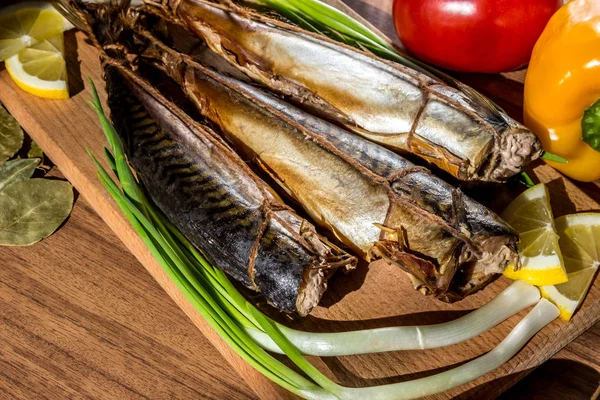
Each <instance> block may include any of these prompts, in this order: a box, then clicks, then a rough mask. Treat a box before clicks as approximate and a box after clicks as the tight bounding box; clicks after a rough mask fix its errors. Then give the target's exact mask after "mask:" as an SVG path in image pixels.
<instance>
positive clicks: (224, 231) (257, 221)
mask: <svg viewBox="0 0 600 400" xmlns="http://www.w3.org/2000/svg"><path fill="white" fill-rule="evenodd" d="M106 76H107V87H108V92H109V106H110V108H111V110H112V114H113V120H114V121H115V124H116V127H117V130H118V132H119V133H120V134H121V135H122V136H123V139H124V141H125V143H126V145H127V148H128V151H129V156H130V161H131V163H132V165H133V166H134V169H135V170H136V172H137V173H138V176H139V177H140V178H141V180H142V182H143V184H144V186H145V188H146V190H147V191H148V193H149V195H150V197H151V198H152V199H153V201H154V202H155V203H156V205H157V206H158V207H159V208H160V209H161V211H162V212H163V213H164V214H165V215H166V216H167V218H168V219H169V220H170V221H171V222H172V223H173V224H174V225H175V226H177V227H178V228H179V229H180V230H181V232H182V233H183V234H184V235H185V236H186V237H187V238H188V239H189V240H190V241H191V242H192V244H194V245H195V246H196V247H198V248H199V249H201V250H202V252H203V253H204V254H205V255H206V257H207V258H208V260H209V261H210V262H211V263H212V265H215V266H216V267H218V268H219V269H221V270H223V271H225V272H227V273H228V274H229V275H231V276H232V277H233V278H234V279H236V280H237V281H239V282H241V283H242V284H244V285H245V286H247V287H249V288H251V289H254V290H257V291H259V292H260V293H261V294H262V295H263V296H264V297H265V298H266V299H267V300H268V302H269V303H270V304H272V305H273V306H275V307H276V308H278V309H279V310H282V311H285V312H290V313H291V312H297V313H298V314H300V315H301V316H305V315H307V314H308V313H309V312H310V310H311V309H312V308H313V307H314V306H315V305H316V304H317V303H318V300H319V299H320V296H321V294H322V293H323V291H324V290H325V287H326V281H327V279H328V278H329V276H331V274H332V273H333V271H335V269H336V268H338V267H340V266H348V267H352V266H353V265H354V264H355V262H356V260H355V259H354V258H353V257H351V256H348V255H347V254H345V253H343V252H342V251H340V250H339V249H337V248H331V247H329V246H328V245H326V244H324V243H322V242H320V239H319V237H318V236H317V234H316V232H315V231H314V229H313V228H312V226H311V225H310V224H309V223H307V222H306V221H304V220H302V219H300V218H299V217H298V216H296V215H295V214H294V213H293V212H291V211H290V209H289V208H287V207H286V206H285V205H283V204H282V203H281V202H280V201H279V200H278V199H277V198H275V197H273V196H272V195H271V192H270V191H269V190H266V189H265V188H261V187H259V185H260V181H258V178H257V177H254V176H250V174H249V171H248V170H247V168H245V167H244V166H243V164H242V162H241V160H239V161H237V160H235V159H234V157H232V156H231V154H228V152H227V149H224V148H223V147H222V146H220V145H219V144H218V143H216V142H215V141H214V140H213V139H212V138H211V136H210V135H209V134H206V133H203V132H201V131H200V129H198V127H197V126H190V125H189V124H188V123H187V122H186V121H184V120H182V119H181V118H179V117H178V116H177V115H175V114H174V113H173V112H172V110H171V109H170V108H169V107H167V106H166V105H165V104H163V103H162V102H161V101H159V100H158V99H157V98H156V97H155V96H154V95H153V94H152V93H150V92H149V90H147V88H144V87H142V86H140V85H139V84H138V83H136V82H132V81H131V80H128V79H126V78H127V75H124V74H123V72H122V71H119V70H118V69H117V67H114V66H109V67H107V68H106ZM311 242H312V243H311ZM315 242H316V243H318V246H315V245H314V244H313V243H315Z"/></svg>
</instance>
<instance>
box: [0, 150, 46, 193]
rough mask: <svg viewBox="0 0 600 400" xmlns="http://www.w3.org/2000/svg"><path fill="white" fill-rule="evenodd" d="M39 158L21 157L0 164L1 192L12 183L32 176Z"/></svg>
mask: <svg viewBox="0 0 600 400" xmlns="http://www.w3.org/2000/svg"><path fill="white" fill-rule="evenodd" d="M39 163H40V159H39V158H19V159H16V160H10V161H7V162H5V163H4V164H0V192H2V189H4V188H5V187H7V186H8V185H10V184H11V183H14V182H18V181H24V180H25V179H29V178H31V176H32V175H33V172H34V171H35V168H36V167H37V166H38V164H39Z"/></svg>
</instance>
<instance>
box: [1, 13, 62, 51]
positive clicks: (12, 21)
mask: <svg viewBox="0 0 600 400" xmlns="http://www.w3.org/2000/svg"><path fill="white" fill-rule="evenodd" d="M72 27H73V25H71V24H70V23H69V22H68V21H67V20H66V19H65V18H64V17H63V16H62V15H61V14H60V13H59V12H58V11H56V10H55V9H54V8H53V7H52V5H50V4H48V3H46V2H24V3H16V4H14V5H12V6H9V7H5V8H3V9H1V10H0V61H3V60H6V59H7V58H9V57H11V56H14V55H15V54H17V53H18V52H19V51H20V50H22V49H24V48H26V47H30V46H31V45H34V44H36V43H38V42H40V41H42V40H45V39H48V38H49V37H52V36H56V35H58V34H60V33H62V32H64V31H66V30H69V29H71V28H72Z"/></svg>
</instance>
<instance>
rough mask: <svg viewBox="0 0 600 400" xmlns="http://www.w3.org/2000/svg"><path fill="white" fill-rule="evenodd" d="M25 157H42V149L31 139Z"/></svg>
mask: <svg viewBox="0 0 600 400" xmlns="http://www.w3.org/2000/svg"><path fill="white" fill-rule="evenodd" d="M27 157H28V158H39V159H43V158H44V153H43V152H42V149H41V148H40V146H39V145H38V144H37V143H36V142H35V141H33V140H32V141H31V148H30V149H29V151H28V152H27Z"/></svg>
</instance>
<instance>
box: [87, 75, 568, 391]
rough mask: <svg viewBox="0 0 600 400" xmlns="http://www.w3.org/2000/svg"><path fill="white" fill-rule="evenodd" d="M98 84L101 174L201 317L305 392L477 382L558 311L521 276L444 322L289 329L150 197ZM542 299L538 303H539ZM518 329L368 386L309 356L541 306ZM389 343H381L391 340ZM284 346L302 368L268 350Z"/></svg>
mask: <svg viewBox="0 0 600 400" xmlns="http://www.w3.org/2000/svg"><path fill="white" fill-rule="evenodd" d="M91 84H92V90H93V96H94V99H93V101H90V104H91V106H92V107H93V109H94V110H95V111H96V113H97V114H98V117H99V118H100V122H101V125H102V129H103V131H104V133H105V135H106V137H107V141H108V143H109V147H110V150H109V149H105V156H106V159H107V162H108V164H109V166H110V168H111V169H112V171H113V172H114V174H115V176H116V177H117V181H118V182H119V184H120V186H119V185H117V183H116V182H115V181H114V180H113V179H112V178H111V177H110V175H109V174H108V172H107V171H106V170H105V169H104V167H103V166H102V165H101V164H100V163H99V162H98V161H97V160H96V158H95V157H94V156H93V155H92V154H91V153H90V156H91V157H92V159H93V161H94V163H95V164H96V166H97V168H98V177H99V179H100V181H101V182H102V184H103V185H104V187H105V188H106V190H107V191H108V193H109V194H110V195H111V197H112V198H113V199H114V200H115V202H116V203H117V205H118V206H119V208H120V209H121V211H122V212H123V214H124V215H125V217H126V218H127V219H128V220H129V222H130V223H131V225H132V227H133V228H134V230H135V231H136V232H137V233H138V234H139V236H140V238H141V239H142V241H143V242H144V244H145V245H146V246H147V248H148V250H149V251H150V253H151V254H152V255H153V257H154V258H155V259H156V261H157V262H158V264H159V265H160V266H161V268H162V269H163V271H164V272H165V273H166V274H167V276H168V277H169V278H170V279H171V280H172V281H173V283H174V284H175V285H176V287H177V289H178V290H180V291H181V293H182V294H183V295H184V296H185V298H186V299H187V300H188V301H189V302H190V304H191V305H192V306H193V307H194V308H195V310H196V311H197V312H198V313H199V314H200V316H201V317H202V318H203V319H204V320H205V321H206V322H207V323H208V324H209V325H210V326H211V327H212V328H213V329H214V330H215V331H216V332H217V333H218V334H219V336H220V337H221V338H222V339H223V340H224V341H225V342H226V343H227V344H228V345H229V346H230V347H231V348H232V349H233V350H234V351H235V352H236V353H237V354H238V355H239V356H240V357H241V358H242V359H244V360H245V361H246V362H248V363H249V364H250V365H251V366H252V367H254V368H255V369H256V370H257V371H259V372H260V373H261V374H263V375H264V376H265V377H267V378H268V379H270V380H271V381H273V382H275V383H276V384H278V385H280V386H282V387H283V388H285V389H287V390H289V391H290V392H292V393H294V394H295V395H297V396H299V397H302V398H305V399H315V400H318V399H319V400H320V399H326V400H329V399H391V400H395V399H411V398H417V397H421V396H425V395H428V394H433V393H437V392H440V391H443V390H447V389H449V388H452V387H455V386H457V385H460V384H463V383H465V382H469V381H471V380H473V379H475V378H477V377H479V376H481V375H483V374H485V373H487V372H488V371H491V370H493V369H495V368H497V367H499V366H500V365H502V364H503V363H504V362H506V361H507V360H509V359H510V358H511V357H512V356H513V355H514V354H515V353H516V352H517V351H518V350H519V349H520V348H521V347H522V346H523V345H524V344H525V343H526V342H527V341H528V340H529V339H530V338H531V337H532V336H533V335H534V334H535V333H536V332H537V331H538V330H539V329H541V328H542V327H543V326H545V325H546V324H548V323H549V322H550V321H552V320H553V319H555V318H556V317H557V316H558V313H559V312H558V309H557V308H556V307H555V306H553V305H552V304H550V303H549V302H547V301H546V300H545V299H542V300H539V292H538V290H537V289H536V288H534V287H533V286H531V285H529V284H526V283H524V282H516V283H515V284H513V285H512V286H510V287H509V288H507V289H506V290H505V291H504V292H503V293H501V294H500V295H499V296H498V297H496V298H495V299H494V300H492V301H491V302H490V303H488V304H487V305H485V306H483V307H482V308H480V309H479V310H476V311H474V312H472V313H470V314H468V315H466V316H464V317H462V318H459V319H457V320H456V321H452V322H449V323H445V324H439V325H432V326H423V327H396V328H383V329H372V330H363V331H357V332H344V333H335V334H334V333H329V334H328V333H320V334H317V333H308V332H300V331H296V330H293V329H290V328H287V327H285V326H283V325H281V324H279V323H277V322H275V321H273V320H272V319H270V318H268V317H266V316H265V315H264V314H262V313H261V312H260V311H259V310H258V309H257V308H256V307H255V306H254V305H253V304H251V303H250V302H248V301H247V300H246V299H245V298H244V297H243V296H242V295H241V293H240V292H239V291H238V290H237V289H236V288H235V287H234V286H233V285H232V283H231V282H230V281H229V279H228V278H227V276H226V275H225V274H224V273H223V272H222V271H220V270H219V269H217V268H215V267H214V266H212V265H211V264H210V263H209V262H208V261H207V260H206V258H205V257H204V256H203V255H202V254H201V253H200V252H199V251H198V250H197V249H196V248H194V246H192V245H191V243H190V242H189V241H188V240H187V239H186V238H185V237H184V236H183V235H182V234H181V233H180V232H179V231H178V230H177V229H176V228H175V227H174V226H173V225H172V224H171V223H170V222H169V221H168V220H167V219H166V218H165V217H164V216H163V215H162V214H161V213H160V211H159V210H157V209H156V208H155V206H154V205H153V204H152V202H151V201H149V200H148V198H147V197H146V195H145V193H144V191H143V190H142V188H141V186H140V184H139V182H138V181H137V179H136V178H135V176H134V174H133V172H132V170H131V169H130V167H129V165H128V163H127V158H126V156H125V151H124V148H123V145H122V143H121V141H120V138H119V136H118V134H117V132H116V131H115V128H114V127H113V125H112V124H111V123H110V121H109V120H108V118H107V117H106V115H105V114H104V111H103V109H102V105H101V103H100V99H99V97H98V94H97V91H96V88H95V86H94V84H93V82H91ZM538 300H539V302H538ZM536 302H537V305H536V306H535V307H534V308H533V310H532V311H530V312H529V313H528V314H527V316H526V317H525V318H523V320H521V321H520V322H519V323H518V325H517V326H516V327H515V328H514V329H513V331H512V332H511V333H510V334H509V335H508V336H507V337H506V339H504V340H503V341H502V342H501V343H500V344H499V345H498V346H497V347H496V348H495V349H493V350H492V351H491V352H489V353H487V354H485V355H484V356H482V357H479V358H477V359H475V360H472V361H470V362H468V363H466V364H463V365H461V366H460V367H458V368H455V369H451V370H448V371H445V372H443V373H441V374H436V375H432V376H429V377H426V378H421V379H418V380H415V381H409V382H402V383H396V384H390V385H383V386H374V387H367V388H347V387H343V386H340V385H338V384H337V383H335V382H333V381H331V380H330V379H329V378H327V377H326V376H325V375H324V374H323V373H321V372H320V371H319V370H318V369H317V368H315V367H314V366H313V365H312V364H310V362H308V360H307V359H306V358H305V357H304V355H307V354H314V355H322V356H331V355H341V354H360V353H372V352H377V351H391V350H398V349H416V348H419V349H425V348H432V347H439V346H446V345H450V344H453V343H458V342H460V341H463V340H467V339H469V338H471V337H473V336H476V335H478V334H479V333H481V332H484V331H485V330H487V329H489V328H491V327H493V326H494V325H496V324H498V323H499V322H501V321H502V320H504V319H506V318H508V317H509V316H511V315H513V314H514V313H516V312H518V311H520V310H522V309H524V308H526V307H528V306H530V305H533V304H535V303H536ZM388 341H389V343H383V342H388ZM266 349H267V350H270V351H273V352H278V353H283V354H285V355H286V356H287V357H288V358H289V360H291V361H292V362H293V363H294V364H295V365H296V367H298V368H299V369H300V370H301V371H302V372H303V373H302V374H301V373H299V372H297V371H296V370H294V369H292V368H290V367H288V366H287V365H285V364H284V363H282V362H281V361H279V360H277V359H276V358H274V357H273V356H272V355H271V354H270V353H269V352H267V350H266Z"/></svg>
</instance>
